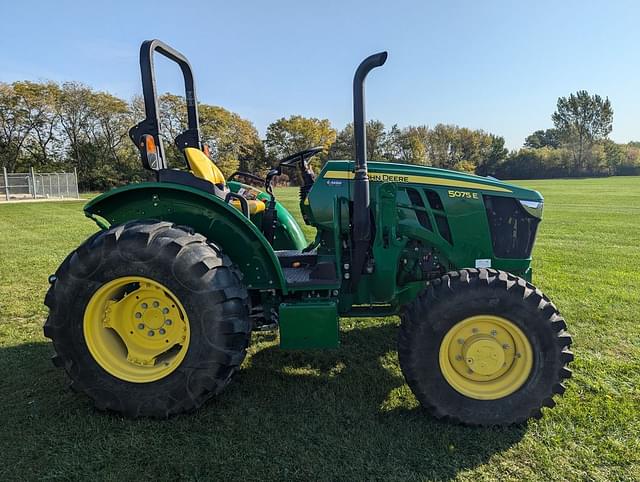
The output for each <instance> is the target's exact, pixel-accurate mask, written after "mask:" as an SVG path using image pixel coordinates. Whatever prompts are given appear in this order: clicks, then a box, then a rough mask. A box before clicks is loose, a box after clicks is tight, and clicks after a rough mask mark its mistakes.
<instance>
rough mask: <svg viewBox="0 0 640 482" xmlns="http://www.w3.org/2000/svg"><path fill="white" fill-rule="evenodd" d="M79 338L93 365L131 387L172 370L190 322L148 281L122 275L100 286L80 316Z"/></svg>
mask: <svg viewBox="0 0 640 482" xmlns="http://www.w3.org/2000/svg"><path fill="white" fill-rule="evenodd" d="M83 331H84V338H85V340H86V343H87V347H88V348H89V352H90V353H91V355H92V356H93V358H94V359H95V360H96V362H97V363H98V364H99V365H100V366H101V367H102V368H104V369H105V370H106V371H107V372H108V373H110V374H111V375H113V376H114V377H117V378H120V379H121V380H126V381H128V382H134V383H147V382H153V381H155V380H159V379H161V378H163V377H166V376H167V375H169V374H170V373H171V372H173V371H174V370H175V369H176V368H178V366H179V365H180V363H181V362H182V360H183V359H184V357H185V355H186V353H187V348H188V347H189V319H188V318H187V314H186V312H185V309H184V307H183V306H182V304H181V303H180V301H179V300H178V298H177V297H176V296H175V295H174V294H173V293H172V292H171V291H169V290H168V289H167V288H166V287H165V286H163V285H162V284H160V283H158V282H157V281H153V280H151V279H148V278H143V277H139V276H126V277H122V278H116V279H114V280H112V281H109V282H108V283H106V284H104V285H102V286H101V287H100V288H99V289H98V290H97V291H96V292H95V293H94V294H93V296H92V297H91V299H90V300H89V303H88V304H87V307H86V309H85V312H84V320H83Z"/></svg>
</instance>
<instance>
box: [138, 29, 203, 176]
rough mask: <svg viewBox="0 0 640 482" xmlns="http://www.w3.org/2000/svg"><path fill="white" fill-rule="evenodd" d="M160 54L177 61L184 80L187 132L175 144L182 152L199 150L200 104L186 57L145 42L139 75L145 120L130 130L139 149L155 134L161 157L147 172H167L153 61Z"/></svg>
mask: <svg viewBox="0 0 640 482" xmlns="http://www.w3.org/2000/svg"><path fill="white" fill-rule="evenodd" d="M154 52H157V53H159V54H161V55H163V56H164V57H166V58H168V59H169V60H172V61H174V62H175V63H177V64H178V66H179V67H180V70H181V71H182V76H183V78H184V88H185V99H186V102H187V126H188V128H187V130H186V131H185V132H183V133H182V134H180V135H179V136H178V137H177V138H176V144H177V145H178V147H179V148H180V149H184V148H185V147H195V148H198V149H200V148H201V147H202V146H201V143H200V123H199V117H198V101H197V98H196V88H195V83H194V80H193V71H192V70H191V64H189V61H188V60H187V58H186V57H185V56H184V55H182V54H181V53H180V52H178V51H177V50H175V49H174V48H172V47H170V46H169V45H167V44H165V43H164V42H162V41H160V40H157V39H154V40H145V41H144V42H143V43H142V45H141V46H140V73H141V74H142V95H143V97H144V111H145V116H146V118H145V119H144V120H143V121H142V122H140V123H139V124H137V125H135V126H134V127H132V128H131V129H130V130H129V136H130V137H131V140H132V141H133V142H134V143H135V144H136V146H140V141H141V139H142V136H143V135H145V134H148V135H152V136H153V138H154V140H155V143H156V146H157V149H158V154H159V159H158V162H157V164H156V165H155V166H145V167H147V168H148V169H152V170H158V169H166V168H167V161H166V158H165V155H164V146H163V144H162V139H161V138H160V121H159V115H158V111H159V109H158V92H157V88H156V76H155V68H154V62H153V54H154Z"/></svg>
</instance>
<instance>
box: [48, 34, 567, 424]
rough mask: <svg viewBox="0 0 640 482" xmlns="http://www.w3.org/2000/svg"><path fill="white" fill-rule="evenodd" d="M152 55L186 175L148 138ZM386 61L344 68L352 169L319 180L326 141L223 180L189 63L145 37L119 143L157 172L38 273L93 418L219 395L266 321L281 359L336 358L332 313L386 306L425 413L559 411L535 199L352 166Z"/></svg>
mask: <svg viewBox="0 0 640 482" xmlns="http://www.w3.org/2000/svg"><path fill="white" fill-rule="evenodd" d="M154 54H160V55H163V56H165V57H167V58H168V59H170V60H172V61H173V62H175V63H177V64H178V66H179V67H180V69H181V70H182V74H183V76H184V83H185V99H186V109H187V115H188V119H187V120H188V128H187V130H185V131H184V132H183V133H182V134H180V135H179V136H178V137H177V138H176V139H175V143H176V146H177V147H178V148H179V150H180V151H181V152H182V153H183V154H184V160H185V166H183V167H182V169H177V168H170V167H169V166H168V164H167V157H166V155H165V149H164V147H163V143H162V138H161V136H160V127H159V120H158V112H159V111H158V99H157V92H156V85H155V72H154V65H153V56H154ZM386 59H387V53H386V52H382V53H378V54H375V55H371V56H370V57H368V58H366V59H365V60H364V61H363V62H362V63H361V64H360V65H359V67H358V68H357V70H356V72H355V77H354V79H353V111H354V119H353V121H354V136H355V160H330V161H328V162H326V164H325V165H324V166H323V167H322V169H321V170H320V172H319V173H318V174H317V175H316V174H315V173H314V169H313V167H312V163H311V162H310V159H311V158H312V157H313V156H315V155H316V154H318V153H319V152H321V150H322V149H321V148H320V147H310V148H309V149H306V150H304V151H302V152H298V153H296V154H294V155H291V156H289V157H287V158H285V159H282V160H281V161H280V162H279V163H277V165H276V166H275V167H273V168H272V169H271V170H270V171H269V172H268V173H267V175H266V177H265V178H261V177H258V176H256V175H255V173H243V172H238V173H235V174H234V175H233V176H230V178H229V179H225V178H224V176H223V175H222V173H221V171H220V170H219V169H218V168H217V167H216V165H215V162H214V161H212V160H210V158H209V156H208V154H207V149H206V148H205V146H203V144H202V142H201V138H200V129H199V121H198V103H197V100H196V92H195V86H194V80H193V74H192V70H191V66H190V64H189V62H188V61H187V59H186V58H185V57H184V56H183V55H182V54H180V53H179V52H177V51H176V50H174V49H173V48H171V47H169V46H168V45H166V44H164V43H162V42H160V41H158V40H151V41H146V42H144V43H143V44H142V47H141V50H140V65H141V71H142V87H143V93H144V104H145V112H146V118H145V119H144V120H143V121H142V122H140V123H139V124H138V125H136V126H135V127H133V128H132V129H131V131H130V137H131V139H132V141H133V142H134V143H135V145H136V146H137V147H138V149H139V150H140V155H141V158H142V163H143V164H144V167H145V168H146V169H148V170H150V171H151V173H152V174H153V177H154V179H155V180H154V181H153V182H143V183H139V184H130V185H127V186H124V187H121V188H118V189H114V190H112V191H109V192H107V193H105V194H102V195H101V196H98V197H97V198H95V199H93V200H91V201H90V202H89V203H88V204H87V205H86V206H85V207H84V212H85V214H86V215H87V216H88V217H89V218H91V219H92V220H94V221H95V222H96V223H97V225H98V226H99V227H100V231H98V232H97V233H96V234H94V235H93V236H91V237H89V239H87V240H86V241H85V242H84V243H83V244H82V245H81V246H80V247H79V248H78V249H76V250H75V251H73V252H72V253H71V254H69V255H68V256H67V258H66V259H65V260H64V261H63V263H62V264H61V266H60V267H59V268H58V270H57V271H56V273H55V274H54V275H51V277H50V280H49V281H50V284H51V286H50V289H49V291H48V293H47V295H46V298H45V304H46V305H47V306H48V307H49V317H48V319H47V321H46V324H45V326H44V333H45V335H46V336H47V337H49V338H51V339H52V340H53V345H54V348H55V352H56V355H55V356H54V358H53V361H54V363H55V364H56V365H57V366H59V367H62V368H64V370H65V371H66V373H67V375H68V376H69V378H70V379H71V385H72V388H74V389H75V390H76V391H78V392H82V393H84V394H86V395H87V396H89V397H90V398H91V399H92V400H93V401H94V403H95V405H96V406H97V407H98V408H99V409H104V410H111V411H115V412H120V413H122V414H124V415H126V416H129V417H141V416H151V417H160V418H162V417H167V416H170V415H172V414H177V413H181V412H187V411H191V410H194V409H196V408H198V407H200V406H201V405H202V404H203V403H205V402H206V401H207V400H208V399H210V398H211V397H213V396H214V395H218V394H220V393H221V392H222V391H223V389H224V388H225V387H226V386H227V384H228V383H229V381H230V380H231V378H232V377H233V375H234V373H235V372H236V371H237V370H238V369H239V368H240V365H241V363H242V361H243V360H244V358H245V354H246V350H247V346H248V345H249V342H250V339H251V332H252V331H255V330H278V331H279V340H280V346H281V348H282V349H318V348H337V347H338V346H339V343H340V342H339V333H340V330H339V320H340V317H356V318H366V317H375V316H390V315H399V316H400V318H401V323H400V327H399V332H398V355H399V360H400V367H401V369H402V372H403V374H404V376H405V378H406V380H407V383H408V384H409V387H410V388H411V390H412V391H413V393H414V394H415V396H416V397H417V399H418V400H419V401H420V403H421V404H422V405H423V406H424V407H425V408H426V409H427V410H428V411H430V412H431V413H432V414H433V415H434V416H435V417H438V418H448V419H451V420H454V421H458V422H462V423H465V424H471V425H504V424H511V423H519V422H523V421H525V420H527V419H529V418H530V417H539V416H540V415H541V408H542V407H552V406H553V405H554V401H553V397H554V395H556V394H562V393H563V391H564V390H565V387H564V386H563V380H564V379H566V378H568V377H569V376H570V374H571V372H570V371H569V369H568V368H567V365H568V363H569V362H570V361H571V360H572V359H573V355H572V353H571V352H570V351H569V345H570V344H571V338H570V336H569V334H568V333H567V331H566V328H567V327H566V325H565V321H564V319H563V318H562V316H561V315H560V313H559V312H558V309H557V308H556V307H555V305H554V304H553V303H552V302H551V301H550V300H549V298H547V297H546V296H545V295H544V294H543V293H542V292H541V291H540V290H539V289H537V288H536V287H535V286H534V285H532V284H531V276H532V271H531V250H532V248H533V245H534V240H535V236H536V230H537V228H538V224H539V223H540V220H541V218H542V208H543V199H542V197H541V196H540V194H539V193H537V192H535V191H531V190H528V189H523V188H520V187H517V186H514V185H512V184H507V183H505V182H500V181H498V180H495V179H492V178H486V177H479V176H473V175H469V174H463V173H460V172H453V171H448V170H442V169H435V168H430V167H421V166H414V165H403V164H394V163H383V162H367V150H366V142H365V139H366V135H365V134H366V133H365V128H366V127H365V124H366V121H365V112H364V83H365V78H366V76H367V74H368V73H369V72H370V71H371V70H372V69H374V68H376V67H380V66H382V65H383V64H384V63H385V61H386ZM296 171H297V173H298V174H296ZM285 172H287V173H289V174H291V175H292V177H294V176H295V177H298V178H300V179H302V186H301V187H300V211H301V214H302V218H303V219H304V222H305V223H306V224H308V225H310V226H312V227H314V228H315V229H316V232H317V234H316V236H315V239H313V240H307V239H305V237H304V235H303V233H302V230H301V229H300V226H299V225H298V224H297V222H296V221H295V219H294V218H293V216H292V215H291V214H290V213H289V212H288V211H287V209H286V208H285V207H284V206H283V205H281V204H280V203H279V202H278V199H277V195H276V192H275V191H274V190H273V189H272V187H273V184H274V179H275V178H276V177H277V176H279V175H281V174H282V173H285ZM256 184H257V185H258V187H255V185H256Z"/></svg>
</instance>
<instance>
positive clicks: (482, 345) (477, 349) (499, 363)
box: [464, 338, 505, 376]
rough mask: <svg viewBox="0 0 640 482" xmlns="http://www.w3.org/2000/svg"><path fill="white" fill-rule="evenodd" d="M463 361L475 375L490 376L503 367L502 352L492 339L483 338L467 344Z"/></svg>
mask: <svg viewBox="0 0 640 482" xmlns="http://www.w3.org/2000/svg"><path fill="white" fill-rule="evenodd" d="M464 361H465V363H466V364H467V367H468V368H469V369H471V370H473V371H474V372H475V373H478V374H479V375H484V376H491V375H494V374H495V373H497V372H498V371H499V370H500V369H501V368H502V367H503V365H504V363H505V355H504V350H503V348H502V347H501V346H500V344H499V343H498V342H497V341H496V340H495V339H494V338H483V339H480V340H476V341H474V342H472V343H471V344H469V347H468V348H467V349H466V352H465V356H464Z"/></svg>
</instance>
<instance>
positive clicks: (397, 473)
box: [0, 322, 525, 480]
mask: <svg viewBox="0 0 640 482" xmlns="http://www.w3.org/2000/svg"><path fill="white" fill-rule="evenodd" d="M396 329H397V327H396V325H395V324H393V323H390V322H388V323H384V324H378V325H374V326H368V327H366V328H361V329H358V328H355V329H351V330H348V331H345V332H343V334H342V348H341V349H340V350H332V351H314V352H285V351H281V350H279V349H278V348H277V347H276V346H274V345H272V344H271V345H270V344H269V343H270V340H272V339H273V338H274V337H273V336H272V335H268V334H267V335H258V336H256V337H254V342H257V346H258V351H257V352H256V353H255V354H253V356H252V357H250V358H249V359H248V360H247V362H246V363H245V366H244V367H243V369H242V370H241V371H240V372H239V373H238V376H237V378H236V380H234V383H233V384H232V385H231V386H230V387H229V388H228V389H227V391H226V392H225V393H224V394H223V395H222V396H221V397H220V398H218V399H216V400H213V401H211V402H209V403H208V404H207V405H206V406H205V407H203V408H202V409H200V410H199V411H197V412H196V413H194V414H190V415H182V416H178V417H174V418H172V419H170V420H167V421H155V420H133V421H132V420H126V419H123V418H121V417H119V416H117V415H108V414H103V413H100V412H97V411H95V410H94V409H93V408H92V405H91V403H90V402H89V401H88V400H87V399H86V398H85V397H84V396H82V395H78V394H74V393H72V392H71V391H70V390H68V389H67V388H66V384H65V382H64V376H63V375H62V373H60V371H58V370H57V369H54V368H53V367H52V366H51V365H50V362H49V359H48V358H49V356H50V354H51V347H50V346H49V345H48V344H46V343H34V344H25V345H20V346H16V347H10V348H4V349H1V350H0V374H1V378H0V380H1V385H0V386H1V387H2V390H1V392H2V393H1V396H2V405H3V407H2V411H1V413H0V422H1V425H3V426H4V427H5V429H4V430H2V433H1V434H0V443H1V445H2V446H3V447H4V449H3V454H4V455H6V456H7V457H3V458H5V460H6V463H5V464H3V466H2V467H1V468H0V476H3V477H2V479H3V480H6V479H7V476H11V475H13V477H16V475H18V476H19V477H20V478H36V477H37V478H42V477H54V478H55V477H63V478H86V477H101V478H105V477H108V478H127V479H129V478H131V477H136V478H142V479H158V478H160V479H165V480H166V479H203V478H204V479H210V478H225V479H244V480H257V479H261V480H264V479H274V478H288V479H309V478H313V479H331V480H336V479H371V478H384V479H405V480H406V479H415V478H437V479H450V478H453V477H455V476H456V475H457V474H458V473H459V472H461V471H465V470H469V469H473V468H474V467H476V466H478V465H480V464H483V463H486V462H487V461H488V460H489V459H490V458H491V456H492V455H494V454H496V453H500V452H503V451H505V450H507V449H508V448H509V447H511V446H512V445H513V444H515V443H517V442H518V441H519V440H520V439H521V438H522V436H523V434H524V430H525V427H510V428H486V429H479V428H469V427H462V426H458V425H452V424H449V423H446V422H440V421H437V420H435V419H433V418H432V417H430V416H429V415H428V414H427V413H426V412H425V411H423V410H422V409H420V408H419V407H418V405H417V402H416V400H415V398H414V397H413V395H412V394H411V392H410V391H409V389H408V387H407V386H406V385H405V384H404V381H403V379H402V377H401V375H400V372H399V369H398V366H397V355H396V353H395V340H396ZM265 345H266V346H265ZM263 346H265V347H264V348H262V347H263ZM260 348H261V349H260ZM3 471H5V472H6V473H4V474H3V473H2V472H3Z"/></svg>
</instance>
